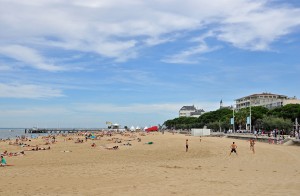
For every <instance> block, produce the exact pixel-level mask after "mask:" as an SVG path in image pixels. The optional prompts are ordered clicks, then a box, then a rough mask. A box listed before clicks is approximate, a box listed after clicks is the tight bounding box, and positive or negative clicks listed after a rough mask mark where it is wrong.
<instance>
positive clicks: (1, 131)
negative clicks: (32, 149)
mask: <svg viewBox="0 0 300 196" xmlns="http://www.w3.org/2000/svg"><path fill="white" fill-rule="evenodd" d="M22 135H25V136H26V137H31V136H33V137H37V136H40V135H48V134H25V128H18V129H16V128H0V139H7V138H10V139H14V138H16V137H17V136H22Z"/></svg>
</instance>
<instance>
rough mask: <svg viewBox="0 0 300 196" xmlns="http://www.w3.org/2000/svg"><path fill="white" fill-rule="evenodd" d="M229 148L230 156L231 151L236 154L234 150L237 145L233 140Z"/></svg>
mask: <svg viewBox="0 0 300 196" xmlns="http://www.w3.org/2000/svg"><path fill="white" fill-rule="evenodd" d="M230 148H231V152H230V154H229V156H230V155H231V153H233V152H234V153H235V154H236V155H237V152H236V149H237V145H236V144H235V143H234V142H233V143H232V144H231V145H230Z"/></svg>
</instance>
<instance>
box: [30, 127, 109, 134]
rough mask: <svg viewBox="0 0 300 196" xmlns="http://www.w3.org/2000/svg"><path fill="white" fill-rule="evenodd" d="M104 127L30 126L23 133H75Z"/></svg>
mask: <svg viewBox="0 0 300 196" xmlns="http://www.w3.org/2000/svg"><path fill="white" fill-rule="evenodd" d="M103 130H105V129H75V128H74V129H68V128H66V129H58V128H57V129H37V128H31V129H25V133H30V134H39V133H49V134H52V133H53V134H57V133H77V132H82V131H103Z"/></svg>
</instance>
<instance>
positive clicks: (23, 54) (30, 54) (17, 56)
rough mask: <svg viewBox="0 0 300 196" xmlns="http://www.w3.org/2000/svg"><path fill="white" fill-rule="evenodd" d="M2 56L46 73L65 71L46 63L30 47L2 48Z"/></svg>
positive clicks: (12, 46) (0, 49) (10, 46)
mask: <svg viewBox="0 0 300 196" xmlns="http://www.w3.org/2000/svg"><path fill="white" fill-rule="evenodd" d="M0 54H2V55H4V56H7V57H9V58H12V59H14V60H17V61H20V62H23V63H25V65H27V66H30V67H34V68H36V69H41V70H46V71H58V70H63V69H62V68H61V67H58V66H55V65H52V64H48V63H46V62H45V61H46V60H45V59H44V58H43V57H42V56H41V55H40V54H39V53H38V52H37V51H35V50H33V49H31V48H28V47H24V46H20V45H9V46H1V47H0Z"/></svg>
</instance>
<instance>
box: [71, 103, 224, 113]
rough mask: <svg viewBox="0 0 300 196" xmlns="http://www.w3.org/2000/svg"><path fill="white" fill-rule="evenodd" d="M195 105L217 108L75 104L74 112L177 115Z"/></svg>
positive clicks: (206, 109)
mask: <svg viewBox="0 0 300 196" xmlns="http://www.w3.org/2000/svg"><path fill="white" fill-rule="evenodd" d="M193 104H194V105H195V106H196V107H198V108H199V109H204V110H205V111H212V110H215V109H217V108H218V107H219V105H218V104H219V103H215V102H201V103H194V102H193V103H192V104H191V103H189V104H186V103H153V104H130V105H115V104H97V103H85V104H76V107H75V108H76V110H78V111H80V112H97V113H118V112H122V113H138V114H150V113H157V114H158V113H160V114H161V113H173V114H174V113H175V114H177V113H178V112H179V110H180V108H181V107H182V106H184V105H193Z"/></svg>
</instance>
